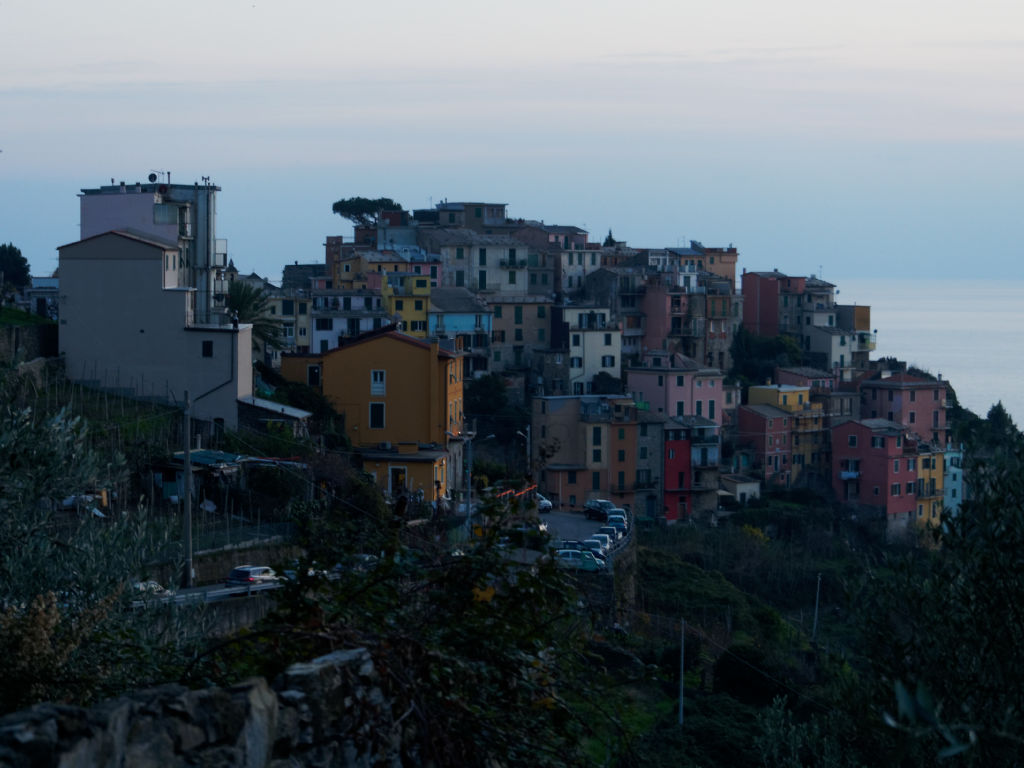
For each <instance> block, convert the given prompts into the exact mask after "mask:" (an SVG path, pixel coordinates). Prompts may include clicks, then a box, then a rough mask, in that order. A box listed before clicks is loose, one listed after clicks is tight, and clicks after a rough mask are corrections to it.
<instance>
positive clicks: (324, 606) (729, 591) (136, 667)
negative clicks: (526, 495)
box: [0, 373, 1024, 768]
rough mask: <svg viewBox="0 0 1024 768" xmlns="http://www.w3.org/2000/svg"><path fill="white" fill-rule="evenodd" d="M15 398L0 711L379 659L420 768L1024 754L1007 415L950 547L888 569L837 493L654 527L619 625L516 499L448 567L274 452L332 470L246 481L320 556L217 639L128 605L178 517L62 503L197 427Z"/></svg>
mask: <svg viewBox="0 0 1024 768" xmlns="http://www.w3.org/2000/svg"><path fill="white" fill-rule="evenodd" d="M47 375H49V374H47ZM271 379H272V377H270V376H269V375H268V380H271ZM470 390H471V394H470V391H467V398H466V400H467V404H468V403H469V402H470V401H471V398H472V401H473V402H474V404H475V407H476V408H478V409H480V410H482V411H485V413H483V414H481V416H479V417H478V418H481V419H483V418H485V417H487V416H488V415H489V416H490V417H492V418H493V421H492V422H491V424H493V427H494V429H495V430H497V429H499V428H502V425H503V420H505V419H508V421H510V422H511V423H513V424H521V423H522V422H517V421H515V420H514V418H513V417H515V415H516V414H515V412H514V407H513V406H511V405H510V403H509V402H508V397H507V392H506V391H505V389H504V383H503V382H502V381H501V380H500V379H497V378H490V377H488V378H486V379H483V380H480V382H474V383H473V384H472V385H471V386H470ZM274 396H276V397H279V398H281V399H282V400H284V399H289V400H290V399H291V398H293V397H294V398H296V400H301V398H303V397H308V398H311V397H312V396H311V395H309V393H301V392H299V391H298V390H295V391H292V390H290V389H288V388H285V387H279V388H278V390H277V391H276V392H275V393H274ZM0 402H2V403H3V409H2V411H0V462H2V465H3V466H4V467H5V472H4V474H3V477H2V481H0V679H3V680H4V682H5V685H4V686H3V688H2V690H0V710H2V711H9V710H11V709H14V708H17V707H21V706H24V705H26V704H30V703H33V702H36V701H40V700H45V699H53V700H60V701H67V702H76V703H77V702H82V703H85V702H89V701H92V700H95V699H98V698H102V697H106V696H110V695H114V694H116V693H119V692H122V691H124V690H128V689H132V688H135V687H141V686H148V685H152V684H157V683H161V682H167V681H177V682H182V683H185V684H187V685H191V686H202V685H207V684H210V683H218V684H230V683H233V682H235V681H237V680H239V679H241V678H244V677H245V676H247V675H252V674H259V675H265V676H268V677H270V678H273V677H274V676H275V675H276V674H277V673H278V672H280V671H281V670H282V669H284V668H285V667H286V666H287V665H289V664H290V663H293V662H295V661H303V660H307V659H309V658H312V657H314V656H316V655H320V654H322V653H324V652H327V651H329V650H333V649H336V648H339V647H352V646H362V647H366V648H367V649H368V650H369V651H370V653H371V655H372V656H373V658H374V661H375V664H376V665H377V666H378V668H379V669H381V670H386V675H385V680H386V682H385V690H384V694H385V696H387V697H388V698H389V699H391V700H392V701H393V702H394V707H395V709H396V712H398V713H408V718H409V719H410V720H409V722H410V723H415V728H412V729H411V730H410V731H409V733H411V734H413V735H412V737H411V738H410V740H409V742H408V744H407V745H406V747H407V753H406V754H404V755H403V756H402V757H403V759H404V760H406V761H408V762H409V763H415V762H417V761H420V762H425V761H427V760H428V759H429V760H432V761H433V762H434V763H435V764H437V765H470V766H472V765H488V764H498V763H501V764H504V765H510V766H511V765H523V766H536V765H551V766H562V765H569V766H575V765H616V766H629V767H632V766H645V767H646V766H655V767H657V766H670V765H671V766H698V765H702V766H708V765H730V766H764V765H771V766H776V765H778V766H800V765H808V766H811V765H815V766H817V765H824V766H836V767H837V768H852V767H853V766H859V765H863V766H873V765H896V766H906V767H907V768H911V767H914V768H916V766H925V765H933V764H934V763H935V762H936V760H937V759H939V758H940V757H946V758H948V760H949V761H950V762H949V764H952V765H958V764H967V765H1003V764H1013V763H1014V761H1016V760H1017V759H1018V758H1017V755H1018V754H1019V753H1020V752H1021V749H1022V748H1024V744H1022V742H1024V722H1022V717H1024V694H1022V693H1021V686H1020V681H1021V680H1022V679H1024V662H1019V661H1017V654H1016V650H1017V647H1018V646H1019V644H1020V640H1021V639H1022V637H1024V614H1022V613H1021V610H1020V608H1019V606H1020V605H1021V604H1022V603H1024V576H1022V575H1021V574H1024V568H1022V567H1021V562H1020V557H1021V556H1020V553H1021V552H1022V551H1024V439H1022V438H1021V435H1020V433H1019V432H1018V431H1017V430H1016V427H1015V425H1013V423H1012V421H1011V420H1010V419H1009V417H1008V416H1007V415H1006V414H1005V410H1004V409H1002V408H1001V407H999V406H997V407H994V408H993V409H992V410H991V411H990V412H989V418H988V419H985V420H981V419H978V420H977V421H976V422H974V423H973V426H972V427H971V428H970V429H969V430H968V431H966V432H965V434H966V435H967V436H968V438H969V439H970V440H985V441H990V442H989V447H988V451H987V454H986V455H985V461H984V462H983V463H980V464H978V465H977V466H972V467H970V470H969V471H970V477H971V478H972V497H971V498H970V499H969V500H967V501H966V502H965V503H964V505H963V507H962V511H961V514H960V515H959V516H958V517H955V518H948V519H947V521H946V529H945V530H944V531H943V532H942V539H941V547H940V548H935V549H929V548H918V549H914V550H906V551H894V550H892V549H891V548H888V547H886V546H885V545H884V543H883V541H882V536H881V532H880V531H878V530H876V529H873V528H872V527H871V526H868V525H864V524H862V523H861V522H859V521H857V520H852V519H850V518H849V517H847V516H845V515H844V514H843V512H842V510H841V508H839V507H837V506H834V505H833V504H832V503H831V502H830V501H828V500H825V499H820V498H817V497H815V496H814V495H812V494H809V493H807V492H795V491H794V492H791V493H787V494H777V495H772V496H770V497H768V498H765V499H763V500H760V501H755V502H753V503H750V504H748V505H747V506H745V507H743V508H740V509H738V510H736V511H735V513H734V514H732V515H731V516H729V517H728V518H726V519H724V520H722V521H721V522H720V524H719V526H718V527H716V528H710V527H697V526H684V525H680V526H676V527H673V528H662V529H644V530H639V531H637V533H636V534H635V535H636V536H637V539H638V548H637V551H636V561H635V563H633V562H632V561H631V560H630V558H628V557H626V558H623V562H622V563H620V564H619V565H618V566H617V573H616V579H615V589H617V590H620V592H621V593H622V594H625V595H626V596H627V597H633V596H634V591H633V588H632V587H627V586H626V585H627V584H629V585H634V586H635V601H633V602H625V603H623V604H620V605H617V606H615V607H614V611H613V610H612V609H611V607H608V608H607V609H606V608H605V607H602V608H597V607H595V606H597V605H599V603H597V602H591V601H592V600H593V599H594V595H592V594H590V593H589V592H588V586H587V582H586V580H585V579H580V580H578V581H577V580H576V577H575V576H574V575H570V574H569V573H567V572H565V571H561V570H558V569H556V568H554V567H553V565H552V564H551V563H550V562H548V561H545V560H540V561H538V563H537V564H536V565H535V567H529V568H523V567H521V566H519V565H517V564H515V563H513V562H511V561H510V560H509V559H507V558H506V557H505V556H504V555H505V550H504V548H503V546H502V545H503V542H502V541H501V540H500V537H499V532H500V531H501V530H503V528H504V529H507V528H508V527H509V526H511V525H513V521H512V520H511V519H510V518H508V516H507V515H506V513H505V511H504V510H502V509H500V508H498V507H497V506H493V505H492V506H491V507H490V508H489V509H488V511H487V514H488V515H489V516H490V518H491V523H492V524H491V525H488V526H485V527H484V528H483V535H482V536H480V537H476V538H474V539H472V540H471V541H469V542H461V543H460V544H459V549H458V551H453V548H452V544H451V543H450V539H451V534H452V531H451V530H450V529H449V527H448V526H447V524H446V521H445V520H443V519H433V518H430V516H429V515H422V510H416V511H415V514H414V512H413V511H412V510H410V509H407V508H404V507H401V506H400V505H395V506H394V507H391V506H389V505H388V504H386V503H385V502H384V500H383V498H382V497H381V495H380V494H379V493H378V492H377V489H376V488H375V486H374V485H373V484H372V482H370V481H368V479H367V478H366V477H365V476H363V475H361V474H360V473H358V472H356V471H354V470H353V469H352V468H351V467H350V466H349V462H348V460H347V457H346V454H345V453H344V452H337V453H324V454H321V453H318V452H316V451H313V450H312V446H311V445H310V444H306V443H302V442H299V443H296V442H295V441H294V440H293V439H291V438H290V437H289V436H288V435H285V434H280V435H271V436H269V437H267V438H264V439H265V440H267V441H269V442H268V443H267V444H266V447H267V448H268V449H270V448H274V449H276V450H275V452H278V453H282V454H283V453H284V452H285V451H286V450H288V449H289V448H290V449H291V450H292V451H299V452H300V454H301V455H302V456H303V457H304V458H306V459H307V460H308V463H309V465H310V469H311V472H310V473H309V474H305V473H303V472H301V471H292V470H288V469H285V470H280V469H275V470H272V471H268V473H266V474H259V473H257V474H254V475H252V476H251V478H250V480H251V487H250V489H249V492H251V493H256V494H260V493H262V494H264V495H268V496H270V495H275V494H276V495H277V497H278V498H285V497H287V498H289V499H291V503H290V504H289V505H288V507H287V510H286V512H284V513H283V514H286V516H287V517H288V519H289V522H290V523H291V527H292V530H294V531H295V532H296V533H295V540H294V542H293V543H294V544H295V545H297V546H298V547H299V548H301V550H302V551H303V553H304V555H303V556H302V559H301V562H300V564H299V565H298V567H295V564H294V563H292V562H291V561H290V560H289V561H288V562H282V563H277V564H275V565H277V566H278V567H279V568H281V569H283V568H285V567H288V568H294V569H295V571H296V573H298V574H299V578H298V580H297V581H295V582H289V584H288V586H286V587H285V588H284V589H281V590H279V591H278V595H279V597H280V599H279V600H278V602H277V607H276V610H275V611H274V612H273V614H272V615H271V616H269V617H268V618H267V619H266V620H265V621H263V622H261V623H259V624H257V625H255V626H253V627H252V628H251V629H250V630H247V631H245V632H242V633H240V634H237V635H235V636H232V637H228V638H219V639H216V640H214V639H211V638H209V637H207V636H205V635H204V631H203V630H204V624H203V621H202V617H201V616H185V615H182V614H174V615H171V614H168V613H161V612H160V611H153V610H144V611H131V610H127V608H128V606H129V604H130V601H131V599H132V595H131V594H130V593H129V591H128V588H127V587H128V585H129V584H130V583H131V582H132V581H134V580H136V579H138V578H143V577H145V576H146V574H147V572H148V571H149V570H150V569H151V568H153V566H154V564H156V563H160V564H165V563H168V562H172V563H173V562H178V561H179V560H180V548H179V545H178V544H177V540H178V531H177V526H176V525H162V524H160V522H161V521H160V520H158V519H154V515H153V514H151V513H147V512H146V511H144V510H139V509H136V508H135V507H132V506H130V505H124V507H125V509H126V510H127V509H130V510H131V511H130V512H124V513H123V514H122V513H120V512H119V513H118V514H116V515H107V516H106V517H103V518H100V517H97V516H95V515H92V514H88V513H83V512H81V511H79V510H78V508H77V507H75V506H72V507H69V508H67V509H65V508H64V506H63V505H62V504H60V503H59V501H60V500H62V499H63V498H66V497H68V496H71V495H74V494H79V493H82V492H84V491H92V490H97V489H100V488H128V487H131V484H130V483H128V482H127V479H128V477H130V476H131V475H139V474H141V473H143V472H145V470H146V468H147V467H148V466H149V463H150V462H151V461H152V460H153V459H154V458H156V457H160V456H165V455H166V453H167V451H168V450H169V449H170V448H176V446H177V444H179V443H180V438H179V437H178V435H177V434H176V432H175V429H176V428H177V427H178V426H180V413H179V412H177V411H174V410H172V409H164V408H158V407H156V406H152V405H145V404H138V403H134V404H133V403H132V402H131V401H124V400H121V399H119V398H113V397H111V396H109V395H106V394H104V393H97V392H89V391H87V390H83V389H82V388H80V387H77V388H76V387H70V386H68V385H66V384H62V383H61V382H59V381H49V380H43V381H41V382H37V383H35V384H30V381H29V380H28V379H15V378H13V376H12V375H10V374H9V373H8V374H6V375H4V376H3V377H0ZM306 402H309V403H310V405H313V406H317V407H318V408H319V407H323V408H324V410H323V411H322V415H323V418H324V419H325V420H329V419H330V418H331V416H330V411H329V407H327V406H326V405H325V404H323V403H320V404H317V403H316V401H315V398H312V399H309V400H307V401H306ZM510 409H511V410H510ZM310 410H313V408H310ZM488 412H489V413H488ZM89 424H91V425H93V426H92V427H87V425H89ZM504 428H505V429H506V430H507V427H504ZM231 439H237V440H238V441H239V445H240V446H243V445H244V446H251V445H252V444H253V441H255V440H256V438H255V437H254V436H251V435H236V436H232V437H231ZM967 448H968V453H970V452H971V451H972V450H974V448H973V447H972V446H971V445H970V444H969V445H968V446H967ZM288 455H295V454H294V453H289V454H288ZM313 491H315V492H313ZM414 517H416V518H419V519H417V521H416V523H415V524H410V521H411V520H412V519H413V518H414ZM172 520H176V518H172V519H170V520H168V521H167V522H171V521H172ZM289 557H290V555H289ZM336 565H337V566H338V567H337V568H335V566H336ZM325 572H327V573H331V574H332V576H331V578H327V577H326V576H325ZM819 576H820V592H819V589H818V586H819ZM626 590H629V591H628V592H627V591H626ZM613 613H614V622H615V623H616V624H618V625H620V626H619V627H615V628H613V626H612V623H613V619H612V614H613ZM681 620H685V622H686V633H685V644H682V643H681V638H680V630H681ZM620 628H621V631H620ZM684 650H685V654H684V653H683V651H684ZM681 656H682V657H683V658H682V669H680V658H681ZM680 675H682V680H683V681H684V682H685V707H684V710H685V724H684V725H683V726H682V727H680V726H679V724H678V710H677V701H678V696H679V686H680Z"/></svg>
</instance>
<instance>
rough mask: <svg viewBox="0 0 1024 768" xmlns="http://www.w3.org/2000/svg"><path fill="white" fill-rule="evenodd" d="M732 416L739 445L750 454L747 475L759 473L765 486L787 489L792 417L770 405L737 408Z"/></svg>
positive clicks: (789, 472) (790, 463)
mask: <svg viewBox="0 0 1024 768" xmlns="http://www.w3.org/2000/svg"><path fill="white" fill-rule="evenodd" d="M736 417H737V418H736V426H737V432H738V443H739V445H741V446H747V447H750V448H752V449H753V452H754V463H755V466H754V467H753V470H752V471H751V473H750V474H754V473H757V474H759V475H760V477H761V479H762V480H763V481H764V483H765V485H782V486H788V485H789V482H790V479H791V478H792V466H793V448H792V436H791V434H790V433H791V431H792V428H793V416H792V414H790V413H789V412H787V411H784V410H782V409H781V408H776V407H775V406H774V405H741V406H740V407H739V409H738V410H737V413H736ZM758 470H760V471H758Z"/></svg>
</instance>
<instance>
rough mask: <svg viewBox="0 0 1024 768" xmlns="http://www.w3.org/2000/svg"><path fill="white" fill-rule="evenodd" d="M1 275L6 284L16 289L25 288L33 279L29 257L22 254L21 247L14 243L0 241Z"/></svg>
mask: <svg viewBox="0 0 1024 768" xmlns="http://www.w3.org/2000/svg"><path fill="white" fill-rule="evenodd" d="M0 277H2V280H0V282H2V283H3V285H4V286H9V287H10V288H13V289H14V290H17V289H19V288H24V287H25V286H26V285H28V284H29V282H30V280H31V275H30V274H29V267H28V259H26V258H25V257H24V256H22V255H21V249H20V248H17V247H15V245H14V243H6V244H4V243H0ZM5 293H6V291H5Z"/></svg>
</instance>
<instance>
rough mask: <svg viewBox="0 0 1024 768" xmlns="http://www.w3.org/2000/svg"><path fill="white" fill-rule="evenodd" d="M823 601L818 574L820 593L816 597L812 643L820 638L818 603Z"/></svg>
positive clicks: (819, 580)
mask: <svg viewBox="0 0 1024 768" xmlns="http://www.w3.org/2000/svg"><path fill="white" fill-rule="evenodd" d="M820 601H821V574H820V573H819V574H818V591H817V594H815V596H814V627H813V629H811V642H812V643H813V642H814V641H815V640H816V639H817V637H818V603H819V602H820Z"/></svg>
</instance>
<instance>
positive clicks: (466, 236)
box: [426, 227, 528, 253]
mask: <svg viewBox="0 0 1024 768" xmlns="http://www.w3.org/2000/svg"><path fill="white" fill-rule="evenodd" d="M426 236H427V238H428V239H430V240H431V241H432V242H434V243H435V244H437V245H501V246H506V247H509V248H523V249H524V253H525V249H526V248H527V247H528V246H527V244H526V243H524V242H523V241H521V240H516V239H515V238H514V237H511V236H509V235H484V234H481V233H480V232H477V231H476V230H474V229H468V228H465V227H444V228H441V229H433V230H431V231H430V232H429V233H428V234H427V235H426Z"/></svg>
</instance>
